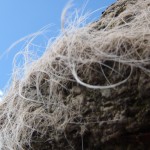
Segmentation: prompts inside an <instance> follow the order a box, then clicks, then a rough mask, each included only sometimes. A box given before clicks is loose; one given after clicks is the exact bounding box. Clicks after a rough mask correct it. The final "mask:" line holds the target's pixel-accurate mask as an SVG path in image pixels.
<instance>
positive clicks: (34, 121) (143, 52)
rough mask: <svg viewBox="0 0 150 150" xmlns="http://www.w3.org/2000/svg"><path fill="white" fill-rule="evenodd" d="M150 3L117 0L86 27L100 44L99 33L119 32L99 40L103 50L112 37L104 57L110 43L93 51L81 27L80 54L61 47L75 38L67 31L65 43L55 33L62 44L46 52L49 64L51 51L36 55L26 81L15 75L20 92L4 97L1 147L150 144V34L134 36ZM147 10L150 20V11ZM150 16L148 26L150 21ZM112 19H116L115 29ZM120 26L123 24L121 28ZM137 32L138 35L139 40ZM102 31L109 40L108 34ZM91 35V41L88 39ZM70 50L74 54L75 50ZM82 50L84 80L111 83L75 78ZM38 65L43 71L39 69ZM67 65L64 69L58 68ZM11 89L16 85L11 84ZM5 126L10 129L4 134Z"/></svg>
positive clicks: (139, 148)
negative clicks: (72, 63)
mask: <svg viewBox="0 0 150 150" xmlns="http://www.w3.org/2000/svg"><path fill="white" fill-rule="evenodd" d="M140 4H142V5H140ZM146 9H149V10H150V2H149V1H148V0H119V1H117V2H116V3H115V4H113V5H112V6H110V7H109V8H108V9H107V10H106V11H105V12H103V14H102V17H101V19H100V20H99V21H97V22H94V23H92V24H90V25H89V26H90V30H88V35H89V32H90V33H91V38H93V39H94V40H93V43H94V42H95V41H96V42H97V43H96V42H95V43H96V44H95V46H97V47H100V46H101V44H102V43H103V42H105V41H106V39H105V41H103V42H102V43H101V42H100V44H99V41H97V40H96V39H98V40H99V38H97V37H99V34H101V33H102V34H103V35H106V36H107V34H110V36H111V35H113V33H116V34H117V33H118V34H119V35H118V37H117V36H116V37H115V39H116V40H115V41H113V37H111V38H110V39H108V43H107V41H106V42H105V43H104V46H101V49H102V50H103V49H104V50H107V49H109V48H110V47H109V45H111V48H114V49H110V50H109V52H108V53H106V54H107V56H106V57H105V53H104V52H105V51H99V49H98V48H97V47H96V48H97V49H98V53H94V52H93V51H92V50H91V49H92V46H93V45H92V44H91V43H90V42H87V41H88V40H89V39H88V40H86V37H84V36H83V35H81V36H79V37H78V35H77V36H75V37H76V38H78V39H81V41H80V40H79V41H76V40H75V43H71V44H72V45H73V46H72V47H73V48H74V49H75V48H76V49H77V50H78V49H79V51H78V53H79V55H76V53H75V52H74V49H73V50H72V51H69V52H68V51H67V50H66V51H65V50H64V51H63V52H61V51H62V49H65V48H66V47H65V46H66V45H67V44H68V43H69V42H70V41H69V42H68V43H67V42H66V41H65V40H66V39H67V36H66V37H64V40H62V41H63V42H62V43H63V44H58V45H57V41H56V47H57V48H58V49H60V50H58V51H57V52H56V55H55V54H53V52H52V54H50V55H48V54H47V53H46V55H48V56H49V57H50V58H51V59H49V57H43V58H46V59H47V60H46V61H47V62H46V63H45V62H44V65H43V64H42V61H44V60H45V59H43V60H42V58H41V61H39V63H37V64H38V65H37V66H36V65H35V66H34V63H33V68H34V69H33V70H32V73H30V74H29V75H28V76H27V77H26V78H27V79H26V80H25V81H26V82H24V81H23V84H20V85H21V86H19V85H18V84H19V83H16V84H15V86H14V87H12V89H14V88H15V89H16V91H19V92H18V93H17V92H16V93H17V94H16V93H15V94H13V91H12V94H10V95H9V97H13V98H12V99H13V100H12V101H9V97H6V100H5V103H4V104H3V105H2V107H1V108H0V120H1V122H0V131H1V133H0V140H1V139H2V140H1V141H2V142H1V141H0V148H1V150H10V149H11V150H12V149H14V150H22V149H25V150H71V149H73V150H148V149H150V74H149V72H150V71H149V69H150V61H149V56H150V55H149V54H150V52H149V50H150V45H149V42H150V34H149V33H148V34H147V35H146V33H145V32H144V31H143V30H142V31H141V32H138V34H137V35H138V37H135V36H134V35H135V34H134V32H135V31H134V30H132V28H134V22H138V24H136V28H137V26H139V29H141V28H140V26H141V25H140V23H139V21H137V20H138V19H139V18H138V17H137V16H138V15H139V16H140V14H141V13H142V12H144V10H146ZM143 14H144V13H143ZM135 16H136V17H135ZM145 16H146V17H145V18H147V22H149V19H150V16H149V13H147V14H146V15H145ZM140 17H141V16H140ZM148 17H149V18H148ZM144 21H145V19H144ZM130 23H132V24H130ZM141 24H143V22H141ZM145 24H146V25H147V28H149V29H150V26H149V25H150V24H149V23H145ZM131 26H132V28H130V30H129V31H130V32H132V31H133V34H132V33H131V34H129V35H128V34H126V33H128V27H131ZM114 27H116V28H115V31H114V30H113V28H114ZM123 29H125V30H123ZM82 30H83V29H82ZM109 30H111V31H110V33H109V32H106V34H105V31H109ZM117 30H118V31H119V32H117ZM122 30H123V31H124V32H121V31H122ZM101 31H102V32H101ZM83 33H84V32H83ZM92 33H93V34H92ZM123 34H124V35H126V36H125V39H123V38H122V39H121V40H122V41H121V40H120V37H123V36H124V35H123ZM113 36H114V35H113ZM142 36H143V39H142V38H141V37H142ZM68 37H69V36H68ZM88 38H89V37H88ZM137 38H139V39H140V40H139V41H138V40H137ZM100 39H101V40H103V37H102V38H100ZM82 40H83V42H87V44H85V47H84V46H83V45H82ZM91 40H92V39H91ZM71 42H72V41H71ZM109 42H111V43H109ZM115 42H118V43H117V44H116V43H115ZM119 42H120V43H121V44H120V43H119ZM64 43H65V44H66V43H67V44H66V45H65V44H64ZM88 43H90V44H91V45H90V46H89V45H88ZM71 44H70V43H69V44H68V45H67V46H68V47H69V46H70V45H71ZM80 44H81V45H80ZM119 44H120V45H119ZM54 45H55V44H54ZM64 45H65V46H64ZM113 46H114V47H113ZM56 47H54V48H56ZM72 47H71V48H72ZM78 47H79V48H78ZM82 47H83V49H82ZM89 47H90V48H89ZM96 48H95V50H97V49H96ZM52 49H53V48H52ZM66 49H67V48H66ZM80 49H81V50H82V51H81V50H80ZM134 49H136V51H134ZM127 50H130V52H131V53H130V52H129V53H128V52H127ZM114 51H115V53H114ZM116 51H117V52H116ZM82 52H84V53H82ZM101 52H102V54H101ZM54 53H55V51H54ZM68 53H69V54H68ZM78 53H77V54H78ZM99 53H100V54H101V55H98V56H97V55H96V54H99ZM82 54H83V56H82ZM88 54H89V55H88ZM109 54H110V55H109ZM116 54H117V57H116ZM72 55H73V56H76V58H72V57H69V56H72ZM65 56H67V57H65ZM89 56H90V57H92V56H94V57H92V58H94V59H92V60H90V59H89ZM78 57H80V58H81V59H79V60H78V62H77V63H76V67H78V69H77V73H78V76H80V77H82V81H83V82H84V83H88V85H94V87H97V86H98V85H102V86H104V87H105V86H106V85H108V87H107V88H104V89H102V88H97V89H96V88H95V89H94V88H91V87H89V88H88V85H87V84H85V86H84V84H83V83H82V82H80V81H78V80H77V79H79V78H77V77H76V74H74V66H73V67H72V66H71V65H70V64H71V62H73V61H74V62H76V61H77V60H76V59H78ZM101 57H102V59H101ZM103 57H104V58H105V59H103ZM114 57H116V58H114ZM53 58H54V59H53ZM69 58H71V60H70V59H69ZM82 58H83V59H84V61H83V60H82ZM117 58H119V61H118V59H117ZM74 59H75V60H74ZM69 61H70V63H68V62H69ZM99 62H101V65H99ZM35 64H36V63H35ZM68 64H69V65H68ZM81 64H82V65H81ZM42 65H43V66H44V67H45V66H46V67H45V68H46V69H45V70H46V71H47V72H48V69H51V71H50V73H49V72H48V73H49V74H48V73H47V72H46V71H45V70H44V69H43V68H42V67H41V66H42ZM40 67H41V68H42V69H43V70H42V69H41V70H42V71H39V70H40ZM71 69H72V70H71ZM53 70H55V71H54V72H53ZM61 70H63V71H62V72H60V71H61ZM68 70H69V71H70V70H71V71H70V72H69V71H68ZM68 72H69V73H68ZM100 72H101V74H100ZM61 73H62V74H61ZM72 74H73V75H74V76H73V75H72ZM63 75H64V76H63ZM75 78H77V79H76V80H75ZM125 79H127V80H125ZM51 80H52V81H53V82H52V81H51ZM122 80H123V81H126V82H122V84H118V86H114V87H113V88H112V87H111V84H114V83H118V82H120V81H122ZM20 82H21V81H20ZM51 82H52V83H51ZM58 85H59V86H58ZM109 85H110V87H109ZM20 89H21V90H20ZM50 89H52V90H50ZM9 92H10V93H11V89H10V91H9ZM50 92H51V93H50ZM8 103H9V105H8ZM15 106H16V107H15ZM10 107H12V108H13V109H10ZM4 108H5V109H4ZM16 112H17V113H16ZM20 116H21V117H20ZM8 130H9V131H8ZM12 130H15V131H12ZM6 132H8V134H5V133H6ZM3 137H4V138H3ZM7 138H8V140H7ZM9 142H10V145H9V144H8V143H9ZM8 145H9V146H8Z"/></svg>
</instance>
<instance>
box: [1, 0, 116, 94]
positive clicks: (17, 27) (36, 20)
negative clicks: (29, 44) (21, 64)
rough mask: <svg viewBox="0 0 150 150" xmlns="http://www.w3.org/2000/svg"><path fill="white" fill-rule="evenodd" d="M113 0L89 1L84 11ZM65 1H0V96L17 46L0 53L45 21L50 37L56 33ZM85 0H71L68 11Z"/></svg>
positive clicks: (17, 49)
mask: <svg viewBox="0 0 150 150" xmlns="http://www.w3.org/2000/svg"><path fill="white" fill-rule="evenodd" d="M115 1H116V0H99V1H97V0H89V2H88V4H87V6H86V9H85V11H94V10H96V9H99V8H101V7H103V6H109V5H111V4H112V3H114V2H115ZM67 2H68V0H0V97H1V95H2V92H1V90H3V88H4V87H5V85H6V83H7V82H8V80H9V78H10V76H11V73H12V62H13V57H14V55H15V54H16V53H17V52H18V51H19V50H20V49H21V45H18V46H17V47H16V48H13V49H12V50H11V51H9V53H6V54H5V55H3V57H2V54H4V52H5V51H6V50H7V49H8V48H9V46H10V45H12V44H13V43H14V42H15V41H17V40H19V39H20V38H22V37H25V36H27V35H29V34H31V33H34V32H37V31H39V30H40V29H41V28H42V27H44V26H46V25H48V24H51V25H53V26H52V28H51V30H52V32H51V35H50V36H51V37H53V36H56V35H57V34H58V33H59V30H60V18H61V12H62V10H63V8H64V6H65V5H66V4H67ZM85 2H86V0H74V1H73V4H74V5H73V8H72V10H71V11H73V9H74V8H81V7H82V5H83V4H84V3H85ZM102 11H104V9H103V10H102ZM102 11H99V12H98V13H95V15H94V19H95V20H96V19H98V18H99V17H100V15H101V12H102ZM42 42H45V41H42V40H41V41H40V40H39V41H38V44H39V45H42V44H43V43H42ZM44 44H45V43H44ZM45 45H46V44H45ZM42 51H44V50H42Z"/></svg>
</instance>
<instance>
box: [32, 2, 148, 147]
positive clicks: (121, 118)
mask: <svg viewBox="0 0 150 150" xmlns="http://www.w3.org/2000/svg"><path fill="white" fill-rule="evenodd" d="M137 2H138V1H137V0H119V1H117V2H116V3H115V4H113V5H112V6H110V7H109V8H108V9H107V10H106V11H105V12H103V14H102V17H101V19H100V20H99V21H97V22H95V23H93V24H92V25H91V26H92V27H93V30H95V31H96V30H102V29H105V30H109V29H112V28H113V26H116V25H122V24H124V23H127V22H130V21H134V16H135V15H137V14H138V10H137V9H135V12H134V14H127V15H125V14H124V16H123V17H121V19H120V20H119V21H118V22H115V17H118V16H119V15H121V13H122V12H124V10H126V9H134V5H135V4H136V3H137ZM141 2H142V1H141ZM138 6H139V5H138ZM149 6H150V3H149V5H148V6H146V7H147V8H148V7H149ZM136 7H137V6H136ZM139 9H140V6H139ZM122 18H123V19H122ZM112 19H114V20H113V21H112ZM111 21H112V23H110V22H111ZM106 63H110V64H111V62H106ZM111 65H112V64H111ZM108 74H109V72H108ZM127 75H128V73H127ZM93 76H95V80H96V75H93ZM116 78H117V77H115V75H114V81H115V80H116ZM95 82H96V81H95ZM92 83H93V81H92ZM71 88H72V89H71V91H74V92H72V93H73V94H71V92H70V94H69V96H68V101H74V100H75V101H76V102H77V103H80V105H81V106H80V107H81V108H82V113H81V117H77V118H75V119H74V122H77V124H75V123H73V124H71V123H70V124H68V125H67V126H66V128H65V133H62V134H60V135H59V136H58V137H57V138H56V139H54V140H51V141H49V142H48V141H47V142H45V143H43V144H44V145H45V146H43V144H42V143H39V144H38V143H37V142H32V146H33V149H39V150H46V149H54V150H57V149H61V150H70V149H75V150H82V149H84V150H148V149H150V93H149V92H150V77H149V75H146V74H144V73H143V72H142V71H140V70H139V69H134V71H133V74H132V76H131V78H130V79H129V80H128V82H127V83H125V84H123V85H122V86H119V87H117V88H115V89H105V90H95V91H93V90H89V89H87V88H84V87H82V86H79V85H78V84H77V85H75V86H73V87H71ZM79 121H80V123H79ZM64 134H65V136H64ZM48 137H49V133H47V137H44V140H45V139H47V138H48ZM41 140H42V141H43V139H41Z"/></svg>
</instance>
